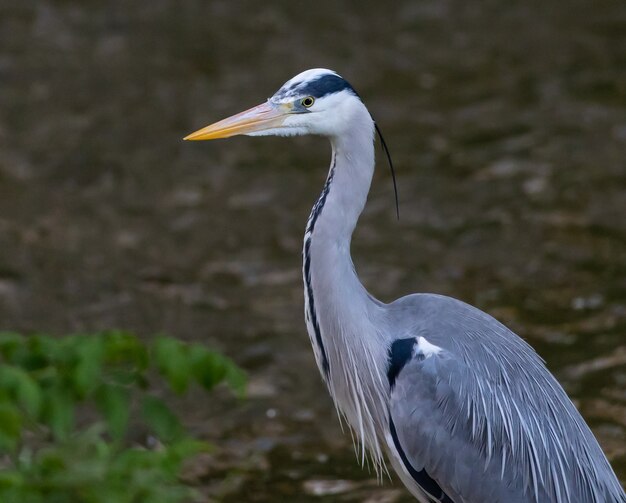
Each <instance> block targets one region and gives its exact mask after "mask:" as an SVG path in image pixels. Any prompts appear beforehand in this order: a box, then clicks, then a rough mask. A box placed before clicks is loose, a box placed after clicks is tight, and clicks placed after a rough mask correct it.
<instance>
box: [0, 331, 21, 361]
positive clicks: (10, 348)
mask: <svg viewBox="0 0 626 503" xmlns="http://www.w3.org/2000/svg"><path fill="white" fill-rule="evenodd" d="M24 339H25V338H24V336H23V335H21V334H17V333H15V332H0V354H2V356H4V357H5V358H7V359H8V360H10V359H11V356H12V355H13V353H14V352H15V351H16V349H17V348H19V347H21V346H23V345H24Z"/></svg>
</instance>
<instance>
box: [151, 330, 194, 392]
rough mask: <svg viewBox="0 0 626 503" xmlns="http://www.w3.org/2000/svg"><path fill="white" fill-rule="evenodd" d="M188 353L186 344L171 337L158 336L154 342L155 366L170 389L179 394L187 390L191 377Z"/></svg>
mask: <svg viewBox="0 0 626 503" xmlns="http://www.w3.org/2000/svg"><path fill="white" fill-rule="evenodd" d="M188 354H189V349H188V348H187V346H186V345H185V344H183V343H181V342H180V341H177V340H176V339H173V338H171V337H164V336H161V337H158V338H157V340H156V341H155V343H154V357H155V360H156V364H157V368H158V369H159V372H161V374H163V375H164V376H165V378H166V379H167V381H168V383H169V385H170V387H171V388H172V390H173V391H174V392H176V393H179V394H181V393H184V392H185V391H187V388H188V387H189V381H190V379H191V368H190V365H189V357H188Z"/></svg>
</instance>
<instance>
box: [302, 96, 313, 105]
mask: <svg viewBox="0 0 626 503" xmlns="http://www.w3.org/2000/svg"><path fill="white" fill-rule="evenodd" d="M313 103H315V98H314V97H313V96H307V97H306V98H303V100H302V101H301V102H300V104H301V105H302V106H303V107H304V108H311V107H312V106H313Z"/></svg>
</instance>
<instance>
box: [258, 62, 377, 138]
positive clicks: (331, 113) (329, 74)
mask: <svg viewBox="0 0 626 503" xmlns="http://www.w3.org/2000/svg"><path fill="white" fill-rule="evenodd" d="M268 104H270V105H271V106H273V107H276V108H282V109H283V110H287V111H288V112H287V114H286V115H285V118H284V120H283V122H282V124H281V126H280V127H274V128H271V129H266V130H263V131H254V132H251V133H246V134H248V135H249V136H262V135H280V136H296V135H306V134H313V135H322V136H336V135H339V134H341V133H342V132H343V131H344V130H345V128H347V127H348V125H349V124H350V122H351V118H352V117H353V115H354V114H355V113H356V112H357V111H361V112H362V111H363V110H364V109H365V106H364V105H363V103H362V102H361V99H360V98H359V97H358V96H357V94H356V92H355V91H354V89H352V87H351V86H350V84H348V83H347V82H346V81H345V80H344V79H342V78H341V77H340V76H339V75H337V74H336V73H335V72H333V71H331V70H326V69H313V70H307V71H305V72H302V73H301V74H299V75H296V76H295V77H293V78H292V79H291V80H288V81H287V82H285V84H283V86H282V87H281V88H280V89H279V90H278V91H277V92H276V93H275V94H274V96H272V97H271V98H270V99H269V100H268Z"/></svg>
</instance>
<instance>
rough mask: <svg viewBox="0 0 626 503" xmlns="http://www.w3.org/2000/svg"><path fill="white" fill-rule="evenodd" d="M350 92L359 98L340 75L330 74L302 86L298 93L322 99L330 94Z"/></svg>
mask: <svg viewBox="0 0 626 503" xmlns="http://www.w3.org/2000/svg"><path fill="white" fill-rule="evenodd" d="M344 90H347V91H350V92H351V93H352V94H354V95H355V96H357V97H358V94H357V93H356V91H355V90H354V88H353V87H352V86H351V85H350V84H348V82H347V81H346V80H344V79H343V78H341V77H340V76H339V75H333V74H328V75H324V76H322V77H320V78H319V79H315V80H313V81H311V82H309V83H308V84H306V85H304V86H302V87H301V88H300V89H298V91H299V92H300V93H302V94H303V95H305V94H306V95H309V96H313V97H314V98H321V97H322V96H326V95H328V94H334V93H338V92H340V91H344Z"/></svg>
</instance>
